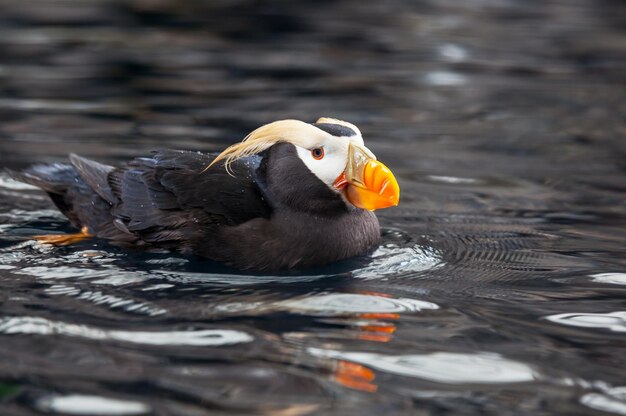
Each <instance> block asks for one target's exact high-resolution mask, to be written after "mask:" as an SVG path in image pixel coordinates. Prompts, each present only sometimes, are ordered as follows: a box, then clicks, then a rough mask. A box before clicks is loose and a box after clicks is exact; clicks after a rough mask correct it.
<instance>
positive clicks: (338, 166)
mask: <svg viewBox="0 0 626 416" xmlns="http://www.w3.org/2000/svg"><path fill="white" fill-rule="evenodd" d="M320 131H321V130H320ZM350 143H354V144H357V145H359V146H363V138H362V137H361V135H360V134H357V135H354V136H350V137H336V136H332V135H330V134H328V133H326V132H323V134H321V135H319V136H317V137H315V138H312V140H311V142H310V145H308V143H307V145H308V146H307V147H301V146H296V150H297V151H298V157H299V158H300V159H302V161H303V162H304V164H305V165H306V167H308V168H309V170H310V171H311V172H312V173H313V174H314V175H315V176H317V177H318V178H319V179H320V180H321V181H322V182H324V183H325V184H326V185H328V187H329V188H331V189H333V190H334V189H335V188H334V187H333V184H334V182H335V180H336V179H337V177H339V175H341V173H342V172H343V171H344V170H345V169H346V165H347V164H348V147H349V146H350ZM316 148H323V149H324V157H322V158H321V159H316V158H315V157H314V155H313V153H312V150H313V149H316Z"/></svg>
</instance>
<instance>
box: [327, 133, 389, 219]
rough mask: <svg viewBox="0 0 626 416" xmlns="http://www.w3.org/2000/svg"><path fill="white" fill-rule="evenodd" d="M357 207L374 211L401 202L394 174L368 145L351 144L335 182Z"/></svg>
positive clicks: (336, 186)
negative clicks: (343, 167) (343, 165)
mask: <svg viewBox="0 0 626 416" xmlns="http://www.w3.org/2000/svg"><path fill="white" fill-rule="evenodd" d="M334 186H335V188H337V189H343V190H344V193H345V196H346V199H348V201H350V203H351V204H352V205H354V206H355V207H357V208H362V209H367V210H370V211H374V210H377V209H381V208H389V207H394V206H396V205H398V202H400V186H399V185H398V181H396V178H395V177H394V176H393V173H391V171H390V170H389V168H387V166H385V165H383V164H382V163H380V162H379V161H377V160H376V157H375V156H374V155H373V154H372V152H370V151H369V150H368V149H367V148H365V147H361V146H358V145H355V144H352V143H351V144H350V147H349V149H348V165H347V166H346V170H345V171H344V172H343V173H342V174H341V175H339V177H338V178H337V179H336V180H335V183H334Z"/></svg>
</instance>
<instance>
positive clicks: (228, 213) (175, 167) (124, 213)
mask: <svg viewBox="0 0 626 416" xmlns="http://www.w3.org/2000/svg"><path fill="white" fill-rule="evenodd" d="M215 156H216V155H214V154H203V153H199V152H189V151H177V150H161V151H158V152H155V153H154V155H153V156H152V157H145V158H137V159H134V160H133V161H131V162H130V163H128V164H127V165H126V166H124V167H121V168H113V167H111V166H106V165H102V164H99V163H97V162H94V161H91V160H88V159H84V158H81V157H78V156H75V155H72V156H71V159H70V160H71V162H72V165H73V166H74V167H75V168H76V170H77V172H78V174H79V175H80V177H81V178H82V179H83V180H84V181H85V182H86V183H87V184H88V186H89V187H90V188H92V189H93V190H94V192H96V193H97V194H98V195H99V196H100V197H101V198H102V199H104V200H105V201H107V202H108V203H109V204H110V205H111V210H110V213H111V215H112V218H111V220H112V221H113V224H114V225H115V226H116V227H117V228H118V229H119V230H121V231H122V232H124V233H126V234H129V235H131V234H132V235H135V236H137V237H138V238H139V239H140V240H141V241H144V242H147V243H157V242H158V243H168V242H169V243H172V244H178V242H184V243H185V244H187V243H189V244H193V242H194V240H197V239H201V238H210V235H209V236H207V233H209V234H210V232H211V231H212V230H214V229H215V227H217V226H221V225H237V224H241V223H243V222H246V221H248V220H251V219H253V218H259V217H263V218H268V217H269V215H270V211H271V209H270V207H269V205H268V204H267V202H266V201H265V199H264V197H263V195H262V193H261V191H260V189H259V187H258V186H257V183H256V170H257V168H258V166H259V163H260V160H261V157H260V156H251V157H248V158H243V159H240V160H237V161H235V162H234V163H233V164H232V165H231V169H230V170H231V172H232V175H230V174H229V173H228V172H227V171H226V170H225V169H224V167H223V166H222V165H219V164H217V165H215V166H213V167H211V168H210V169H205V168H206V167H207V166H208V165H209V164H210V163H211V161H212V160H213V159H214V158H215ZM95 231H96V232H97V230H95Z"/></svg>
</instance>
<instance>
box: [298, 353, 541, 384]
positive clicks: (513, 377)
mask: <svg viewBox="0 0 626 416" xmlns="http://www.w3.org/2000/svg"><path fill="white" fill-rule="evenodd" d="M308 351H309V352H310V353H311V354H313V355H315V356H317V357H325V358H334V359H340V360H347V361H351V362H355V363H358V364H362V365H365V366H368V367H371V368H374V369H377V370H380V371H385V372H387V373H391V374H396V375H400V376H406V377H416V378H421V379H425V380H430V381H434V382H437V383H446V384H466V383H476V384H500V383H522V382H529V381H533V380H535V379H536V378H537V377H538V375H537V373H536V372H535V371H534V370H533V369H532V368H531V367H530V366H528V365H526V364H524V363H521V362H518V361H513V360H509V359H506V358H504V357H502V356H500V355H498V354H492V353H476V354H460V353H448V352H436V353H431V354H411V355H384V354H375V353H367V352H343V351H332V350H324V349H318V348H309V349H308Z"/></svg>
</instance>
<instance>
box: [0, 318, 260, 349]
mask: <svg viewBox="0 0 626 416" xmlns="http://www.w3.org/2000/svg"><path fill="white" fill-rule="evenodd" d="M0 333H3V334H31V335H67V336H72V337H82V338H88V339H93V340H112V341H122V342H130V343H133V344H146V345H190V346H205V347H206V346H216V345H232V344H239V343H245V342H251V341H252V340H253V337H252V336H250V335H248V334H246V333H245V332H241V331H233V330H226V329H206V330H190V331H150V332H145V331H143V332H142V331H118V330H110V329H106V330H105V329H100V328H93V327H88V326H85V325H74V324H68V323H65V322H53V321H49V320H46V319H43V318H35V317H28V316H24V317H13V318H3V319H1V320H0Z"/></svg>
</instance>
